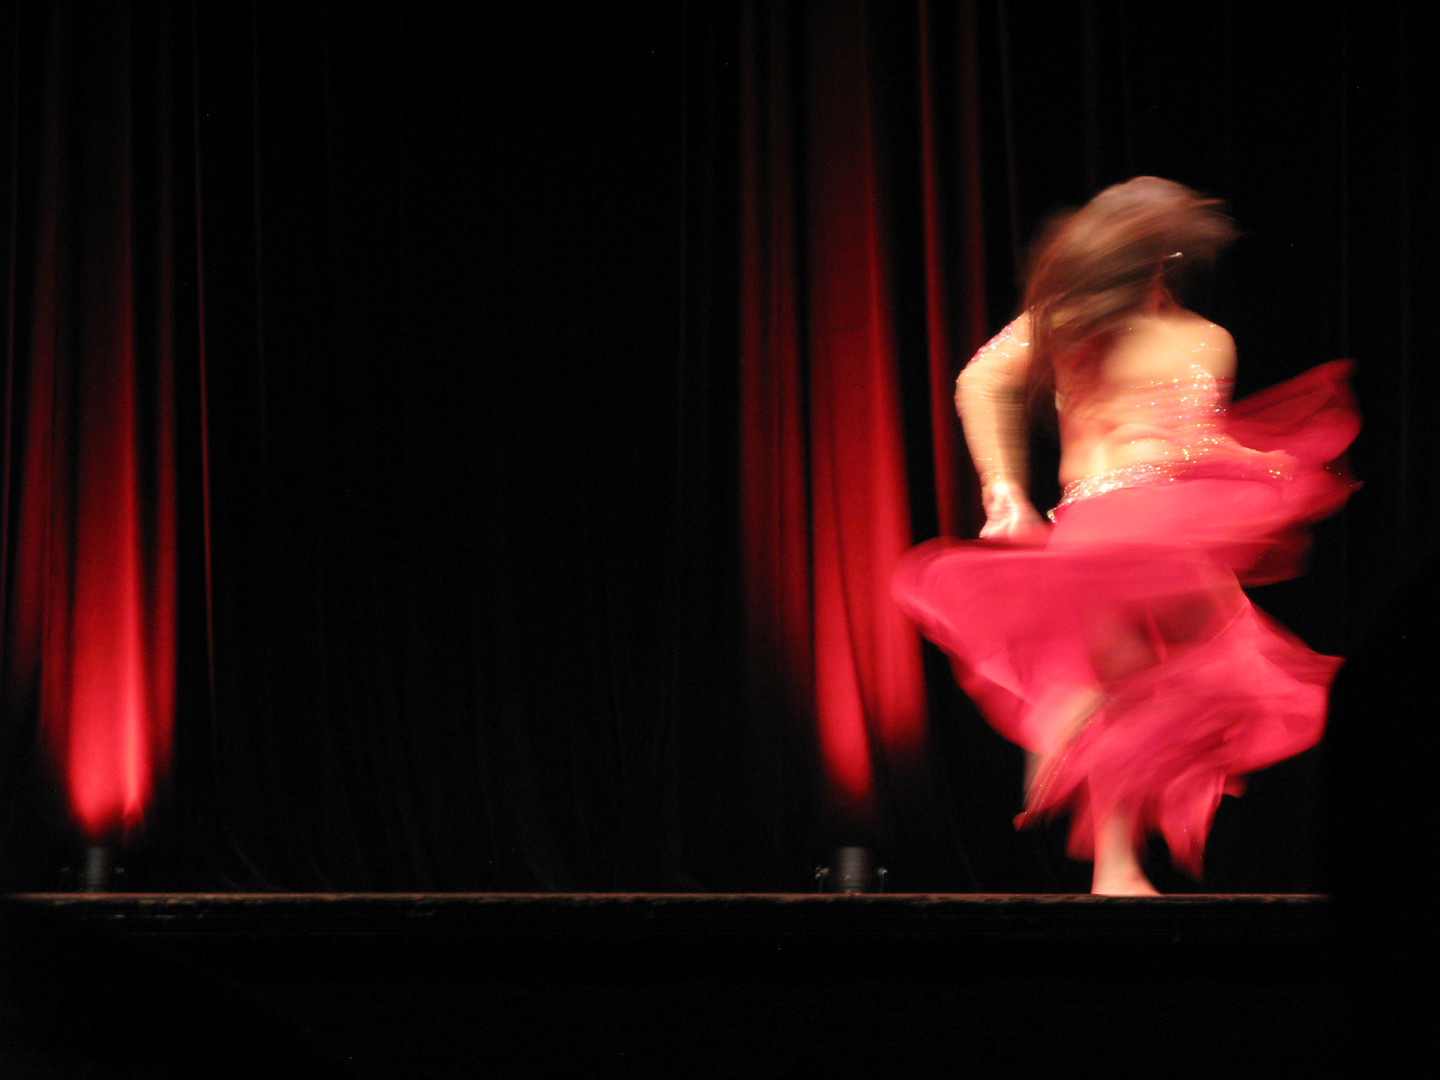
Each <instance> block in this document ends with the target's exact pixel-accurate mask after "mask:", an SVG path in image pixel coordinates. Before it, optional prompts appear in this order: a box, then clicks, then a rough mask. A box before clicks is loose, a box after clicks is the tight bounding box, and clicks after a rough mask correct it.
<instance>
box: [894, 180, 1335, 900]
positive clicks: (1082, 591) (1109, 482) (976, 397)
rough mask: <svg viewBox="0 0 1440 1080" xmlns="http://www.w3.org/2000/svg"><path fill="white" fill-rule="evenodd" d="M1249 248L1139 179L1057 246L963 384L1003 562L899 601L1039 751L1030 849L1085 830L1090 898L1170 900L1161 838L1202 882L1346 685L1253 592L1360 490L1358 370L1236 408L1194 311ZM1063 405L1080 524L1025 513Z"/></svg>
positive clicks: (1064, 479)
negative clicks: (1036, 827)
mask: <svg viewBox="0 0 1440 1080" xmlns="http://www.w3.org/2000/svg"><path fill="white" fill-rule="evenodd" d="M1233 237H1234V227H1233V225H1232V223H1231V221H1230V219H1229V218H1228V217H1227V216H1226V215H1225V214H1224V213H1223V211H1222V209H1221V207H1220V204H1219V203H1218V202H1217V201H1215V200H1212V199H1206V198H1203V197H1201V196H1199V195H1197V194H1196V193H1195V192H1193V191H1190V190H1189V189H1187V188H1185V187H1182V186H1181V185H1179V184H1175V183H1172V182H1170V181H1167V180H1160V179H1157V178H1154V177H1139V178H1137V179H1134V180H1131V181H1129V182H1127V183H1124V184H1119V185H1116V186H1114V187H1111V188H1107V189H1106V190H1105V191H1102V192H1101V193H1100V194H1099V195H1097V196H1096V197H1095V198H1094V199H1092V200H1091V201H1090V202H1089V203H1088V204H1086V205H1085V206H1084V207H1082V208H1080V209H1079V210H1077V211H1074V212H1072V213H1070V214H1068V215H1065V216H1063V217H1061V218H1059V219H1057V221H1056V222H1054V223H1053V224H1052V225H1051V227H1050V229H1049V230H1048V231H1047V233H1046V234H1045V235H1044V236H1043V237H1042V238H1041V241H1040V244H1039V246H1038V248H1037V254H1036V257H1035V260H1034V263H1033V266H1032V269H1031V273H1030V275H1029V279H1028V283H1027V287H1026V291H1025V303H1024V307H1023V312H1022V314H1021V315H1020V316H1019V317H1018V318H1017V319H1015V320H1014V321H1013V322H1012V323H1010V325H1009V326H1007V327H1006V328H1005V329H1004V330H1002V331H1001V332H1000V333H999V334H998V335H996V337H995V338H994V339H992V340H991V341H990V342H989V343H988V344H987V345H985V346H984V348H982V349H981V350H980V351H979V352H978V353H977V354H976V355H975V357H974V358H973V359H972V360H971V361H970V363H969V364H968V365H967V366H966V368H965V369H964V371H962V372H961V374H960V378H959V380H958V383H957V392H956V405H957V408H958V410H959V413H960V417H961V419H962V421H963V423H964V427H965V437H966V442H967V444H968V445H969V448H970V453H971V458H972V459H973V461H974V463H975V467H976V469H977V471H978V472H979V474H980V480H981V489H982V497H983V500H984V508H985V514H986V523H985V526H984V528H983V529H982V530H981V532H980V537H981V539H980V540H979V541H972V542H969V543H957V542H944V541H937V542H933V543H931V544H928V545H925V546H922V547H921V548H918V549H916V550H915V551H914V552H912V553H911V554H910V555H909V556H908V557H907V559H906V561H905V562H904V563H903V564H902V567H901V570H900V573H899V576H898V577H897V583H896V594H897V596H898V598H899V599H900V602H901V603H902V604H903V605H904V607H905V608H906V610H907V611H908V612H909V613H910V615H911V616H912V617H913V618H914V619H915V620H916V621H917V622H918V623H919V624H920V626H921V627H922V628H923V630H924V631H925V633H926V634H927V636H929V637H930V638H931V639H932V640H934V641H935V642H937V643H938V644H939V645H941V646H942V647H943V648H945V649H946V650H947V651H948V652H949V653H950V654H951V656H952V658H953V660H954V663H955V669H956V673H957V676H958V677H959V679H960V682H961V684H962V685H963V686H964V687H965V689H966V691H967V692H968V693H969V694H970V695H971V697H972V698H973V699H974V700H975V701H976V703H977V705H979V707H980V708H981V710H982V712H983V713H984V714H985V716H986V718H987V719H988V720H989V721H990V722H991V723H992V724H993V725H994V726H995V727H996V728H997V729H998V730H999V731H1000V732H1001V733H1002V734H1004V735H1005V736H1006V737H1008V738H1010V739H1012V740H1013V741H1015V742H1017V743H1019V744H1020V745H1021V746H1023V747H1024V748H1025V749H1026V750H1027V751H1029V752H1030V775H1029V778H1028V783H1027V796H1026V806H1025V812H1024V813H1023V814H1021V815H1020V818H1019V822H1020V823H1021V824H1023V823H1025V822H1026V821H1029V820H1034V819H1036V818H1037V817H1048V816H1051V815H1054V814H1057V813H1061V812H1068V813H1069V814H1070V816H1071V832H1070V851H1071V854H1072V855H1074V856H1075V857H1077V858H1083V859H1089V860H1093V862H1094V878H1093V883H1092V888H1093V891H1094V892H1095V893H1099V894H1105V895H1154V894H1155V889H1154V887H1153V886H1152V885H1151V884H1150V882H1149V880H1148V879H1147V878H1146V876H1145V874H1144V871H1143V868H1142V866H1141V858H1140V852H1141V850H1142V848H1143V844H1144V842H1145V838H1146V836H1147V835H1148V834H1150V833H1152V832H1157V833H1159V834H1160V835H1161V836H1163V837H1164V839H1165V841H1166V842H1167V844H1168V846H1169V849H1170V852H1171V856H1172V858H1173V859H1174V861H1175V862H1176V864H1177V865H1178V866H1180V867H1181V868H1182V869H1185V870H1186V871H1188V872H1189V873H1191V874H1193V875H1194V876H1196V877H1199V875H1200V871H1201V858H1202V854H1203V850H1204V844H1205V838H1206V835H1207V834H1208V832H1209V829H1210V824H1211V822H1212V820H1213V817H1214V813H1215V809H1216V806H1217V805H1218V803H1219V801H1220V796H1221V795H1222V794H1223V793H1225V792H1230V793H1234V794H1238V793H1239V791H1240V789H1241V786H1242V783H1243V778H1244V776H1245V775H1246V774H1247V773H1250V772H1254V771H1255V770H1257V769H1260V768H1264V767H1265V766H1267V765H1271V764H1274V763H1275V762H1277V761H1280V760H1282V759H1284V758H1286V757H1289V756H1291V755H1293V754H1296V753H1299V752H1300V751H1302V750H1305V749H1307V748H1308V747H1310V746H1313V745H1314V744H1315V743H1316V742H1317V741H1318V740H1319V738H1320V734H1321V731H1322V728H1323V726H1324V717H1325V703H1326V694H1327V691H1328V687H1329V683H1330V680H1331V678H1332V676H1333V674H1334V671H1335V669H1336V667H1337V666H1338V664H1339V660H1338V659H1335V658H1333V657H1325V656H1320V655H1317V654H1316V653H1314V652H1312V651H1310V650H1309V649H1308V648H1306V647H1305V646H1304V645H1303V644H1302V643H1301V642H1299V641H1298V640H1296V639H1295V638H1294V637H1293V636H1292V635H1290V634H1289V633H1288V632H1286V631H1285V630H1284V629H1282V628H1281V627H1279V626H1278V625H1276V624H1275V623H1274V622H1272V621H1271V620H1270V619H1268V618H1267V617H1266V616H1265V615H1264V614H1263V613H1262V612H1260V611H1259V610H1258V609H1256V608H1255V607H1254V606H1253V605H1252V604H1251V603H1250V601H1249V600H1248V599H1247V597H1246V596H1245V594H1244V593H1243V592H1242V590H1241V586H1242V585H1249V584H1259V583H1262V582H1268V581H1276V580H1280V579H1282V578H1285V577H1288V576H1292V575H1293V574H1295V573H1298V571H1299V562H1300V558H1301V555H1302V554H1303V549H1304V545H1305V533H1304V528H1305V526H1307V525H1308V524H1310V523H1311V522H1313V521H1315V520H1317V519H1319V518H1321V517H1323V516H1326V515H1328V514H1330V513H1333V512H1334V511H1335V510H1336V509H1337V508H1338V507H1339V506H1340V505H1341V503H1343V501H1344V499H1345V498H1346V496H1347V495H1348V494H1349V491H1350V490H1351V488H1352V487H1353V485H1352V484H1351V483H1350V482H1349V480H1348V478H1347V477H1346V476H1345V475H1344V473H1343V470H1340V469H1338V468H1336V466H1335V464H1334V463H1335V462H1336V461H1337V460H1338V459H1339V458H1340V457H1341V455H1342V454H1343V453H1344V451H1345V448H1346V446H1348V444H1349V443H1350V441H1351V440H1352V439H1353V438H1354V435H1355V433H1356V431H1357V430H1358V418H1357V416H1356V413H1355V410H1354V407H1353V403H1352V401H1351V398H1350V395H1349V391H1348V386H1347V382H1346V377H1347V371H1348V368H1347V365H1345V364H1343V363H1334V364H1328V365H1325V366H1323V367H1320V368H1317V369H1315V370H1313V371H1311V372H1308V373H1307V374H1305V375H1302V376H1300V377H1299V378H1297V379H1294V380H1291V381H1290V382H1288V383H1285V384H1282V385H1281V386H1278V387H1275V388H1273V389H1271V390H1269V391H1266V392H1265V393H1264V394H1261V395H1257V396H1256V397H1254V398H1250V399H1248V400H1247V401H1245V402H1241V403H1237V404H1236V405H1235V406H1234V407H1233V408H1231V407H1230V402H1229V398H1230V387H1231V383H1232V378H1233V374H1234V370H1235V346H1234V342H1233V341H1232V339H1231V337H1230V335H1229V334H1228V333H1227V332H1226V331H1225V330H1224V329H1222V328H1221V327H1219V326H1217V325H1215V324H1214V323H1212V322H1210V321H1209V320H1207V319H1205V318H1202V317H1201V316H1199V315H1197V314H1195V313H1194V312H1192V311H1188V310H1186V309H1185V308H1184V307H1182V306H1181V305H1180V304H1179V302H1178V301H1177V299H1176V297H1177V295H1179V292H1180V288H1179V286H1180V283H1181V282H1182V280H1183V279H1184V278H1185V277H1186V276H1188V274H1189V273H1190V271H1191V270H1193V269H1195V268H1196V267H1197V266H1198V265H1203V264H1206V263H1208V262H1210V261H1211V260H1213V258H1214V256H1215V255H1216V254H1217V253H1218V251H1219V250H1220V249H1221V248H1222V247H1224V245H1225V244H1227V243H1228V242H1229V241H1230V240H1231V239H1233ZM1037 393H1040V394H1044V395H1047V396H1048V395H1049V394H1052V393H1053V395H1054V400H1055V406H1056V412H1057V414H1058V417H1059V430H1060V446H1061V461H1060V481H1061V483H1062V485H1063V486H1064V491H1063V496H1062V499H1061V502H1060V505H1059V506H1058V507H1057V508H1056V509H1055V510H1054V511H1053V512H1052V513H1051V515H1050V516H1051V519H1052V520H1053V522H1054V524H1053V525H1047V524H1046V523H1045V522H1043V521H1042V520H1041V518H1040V516H1039V515H1038V514H1037V513H1036V511H1035V509H1034V507H1033V506H1032V505H1031V503H1030V501H1029V499H1028V497H1027V495H1026V463H1025V453H1024V447H1025V444H1026V437H1025V427H1026V413H1027V408H1026V403H1027V398H1028V399H1030V400H1034V399H1035V397H1036V395H1037Z"/></svg>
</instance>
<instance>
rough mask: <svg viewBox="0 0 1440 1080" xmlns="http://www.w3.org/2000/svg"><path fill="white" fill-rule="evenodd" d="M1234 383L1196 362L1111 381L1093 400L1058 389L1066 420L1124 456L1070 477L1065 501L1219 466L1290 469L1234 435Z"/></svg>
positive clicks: (1277, 471)
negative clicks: (1130, 380) (1129, 381)
mask: <svg viewBox="0 0 1440 1080" xmlns="http://www.w3.org/2000/svg"><path fill="white" fill-rule="evenodd" d="M1230 390H1231V380H1230V379H1228V378H1216V377H1215V376H1214V375H1213V374H1211V373H1210V372H1209V371H1208V370H1206V369H1205V368H1204V367H1203V366H1201V365H1199V364H1192V365H1191V366H1190V367H1188V368H1187V369H1186V370H1185V372H1184V373H1183V374H1181V375H1178V376H1176V377H1174V378H1171V379H1162V380H1156V381H1153V382H1146V383H1140V384H1136V385H1134V386H1129V387H1124V388H1121V389H1118V390H1117V389H1116V388H1114V387H1109V388H1107V390H1106V392H1105V394H1104V395H1103V398H1101V397H1099V396H1098V395H1097V398H1096V399H1095V400H1094V401H1093V403H1092V401H1091V400H1090V399H1089V398H1088V397H1087V395H1084V394H1082V393H1075V392H1074V391H1072V392H1071V393H1070V394H1069V395H1066V394H1063V393H1062V394H1057V395H1056V406H1057V408H1058V410H1059V412H1060V417H1061V422H1062V424H1064V423H1077V422H1078V423H1080V424H1083V425H1084V426H1085V427H1086V428H1088V429H1090V430H1089V435H1090V437H1091V438H1095V437H1097V436H1100V437H1102V438H1103V439H1104V441H1105V443H1106V445H1107V446H1109V447H1110V448H1111V449H1112V451H1113V452H1114V453H1115V456H1117V457H1120V458H1122V459H1124V460H1123V461H1122V463H1120V464H1118V465H1116V466H1115V467H1113V468H1109V469H1105V470H1103V471H1099V472H1094V473H1090V474H1088V475H1086V476H1083V477H1081V478H1079V479H1077V480H1073V481H1071V482H1070V483H1068V484H1066V485H1065V490H1064V495H1063V498H1062V499H1061V503H1060V505H1061V506H1064V505H1066V504H1067V503H1071V502H1075V501H1077V500H1079V499H1084V498H1090V497H1093V496H1095V495H1103V494H1105V493H1106V492H1109V491H1115V490H1118V489H1120V488H1125V487H1135V486H1138V485H1143V484H1156V483H1166V482H1170V481H1174V480H1180V479H1184V478H1186V477H1187V476H1193V475H1196V473H1197V470H1199V471H1208V469H1209V468H1211V467H1216V466H1221V467H1223V468H1224V470H1225V471H1227V472H1236V471H1238V472H1241V473H1248V472H1253V473H1256V474H1259V473H1265V474H1267V475H1274V476H1280V475H1282V474H1283V472H1284V465H1283V463H1281V462H1279V461H1277V460H1275V459H1273V458H1270V457H1268V456H1267V455H1262V454H1257V453H1255V452H1254V451H1249V450H1246V449H1245V448H1243V447H1240V446H1238V445H1237V444H1236V443H1235V442H1234V440H1232V439H1231V438H1230V437H1229V436H1228V435H1227V434H1226V432H1225V417H1226V410H1227V407H1228V405H1229V402H1230ZM1096 429H1103V431H1102V430H1096ZM1127 450H1128V451H1130V452H1129V453H1126V452H1125V451H1127Z"/></svg>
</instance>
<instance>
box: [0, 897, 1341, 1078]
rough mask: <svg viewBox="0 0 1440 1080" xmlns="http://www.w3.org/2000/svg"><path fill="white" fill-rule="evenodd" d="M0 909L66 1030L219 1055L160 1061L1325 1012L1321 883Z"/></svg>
mask: <svg viewBox="0 0 1440 1080" xmlns="http://www.w3.org/2000/svg"><path fill="white" fill-rule="evenodd" d="M0 916H3V918H4V920H5V921H4V926H5V930H6V939H7V943H8V945H7V950H6V951H7V954H8V957H7V959H8V961H9V962H8V963H7V970H8V971H9V972H10V978H9V982H10V988H9V990H8V991H7V993H8V996H9V999H10V1001H11V1002H12V1003H13V1002H14V1001H15V1000H17V997H16V995H19V998H18V1000H20V1001H21V1002H22V1003H23V1005H22V1007H21V1008H20V1010H19V1012H20V1014H21V1015H22V1016H29V1017H31V1018H36V1017H38V1018H39V1019H40V1020H41V1021H46V1022H48V1019H49V1017H50V1016H51V1014H54V1013H57V1012H59V1013H63V1012H64V1011H65V1010H66V1009H67V1008H72V1007H73V1002H74V1001H76V1000H80V999H83V1000H86V1001H89V1002H91V1008H92V1012H91V1013H90V1014H89V1015H91V1016H92V1017H94V1016H107V1020H106V1022H105V1023H104V1024H103V1025H102V1029H103V1030H100V1031H97V1032H96V1033H94V1035H93V1037H87V1038H88V1039H89V1041H88V1043H87V1042H86V1041H85V1040H81V1042H80V1045H81V1046H84V1045H92V1046H93V1045H105V1044H106V1042H107V1041H109V1042H110V1043H114V1042H117V1041H126V1040H128V1042H129V1043H134V1041H135V1038H136V1035H135V1033H136V1032H140V1033H142V1034H143V1033H144V1032H146V1031H154V1032H156V1038H157V1039H161V1038H162V1037H163V1035H162V1033H163V1032H170V1033H173V1032H175V1031H177V1030H180V1031H185V1032H187V1033H188V1036H193V1037H194V1038H193V1042H194V1044H195V1045H197V1046H209V1047H222V1048H224V1049H225V1054H224V1055H222V1056H221V1058H220V1059H217V1060H220V1061H221V1062H222V1064H221V1065H215V1066H214V1067H215V1068H221V1067H222V1066H223V1068H231V1069H233V1070H234V1071H233V1073H223V1072H221V1073H217V1072H214V1071H199V1072H191V1073H188V1074H187V1073H185V1072H184V1071H183V1067H184V1066H183V1064H182V1065H177V1066H176V1068H177V1069H180V1070H181V1071H177V1072H175V1073H173V1074H172V1073H170V1072H164V1071H163V1070H162V1071H157V1072H155V1073H154V1074H155V1075H161V1076H170V1075H193V1076H211V1075H245V1070H246V1069H256V1068H264V1069H267V1070H268V1071H266V1072H262V1073H251V1075H268V1074H272V1073H273V1071H274V1070H273V1069H272V1068H270V1067H269V1066H268V1065H265V1061H266V1060H267V1059H266V1058H265V1057H264V1056H263V1055H262V1056H260V1057H258V1058H256V1057H255V1056H254V1055H255V1054H258V1053H259V1050H258V1048H260V1047H265V1048H267V1050H266V1053H268V1054H269V1059H268V1060H270V1061H271V1062H272V1063H273V1060H275V1059H276V1056H277V1055H279V1057H287V1056H288V1057H289V1058H290V1059H291V1060H293V1061H297V1062H302V1063H303V1068H304V1074H305V1075H314V1076H329V1075H335V1076H355V1077H365V1078H372V1077H373V1078H380V1077H387V1078H388V1077H396V1078H400V1077H405V1078H423V1077H449V1076H456V1077H459V1076H499V1077H508V1076H537V1077H545V1076H562V1075H564V1076H577V1077H592V1076H637V1075H672V1076H673V1075H679V1076H712V1075H713V1076H734V1077H752V1076H755V1077H765V1076H776V1077H789V1076H801V1077H808V1076H812V1075H831V1076H844V1077H849V1076H876V1077H896V1076H907V1077H908V1076H930V1075H939V1074H950V1075H955V1074H956V1070H961V1071H963V1072H964V1074H966V1075H968V1074H970V1073H971V1072H972V1071H973V1072H974V1073H975V1074H976V1075H985V1076H987V1077H989V1076H1032V1075H1037V1074H1038V1073H1039V1072H1041V1071H1044V1070H1055V1069H1061V1068H1063V1069H1066V1070H1068V1071H1072V1072H1073V1071H1077V1067H1078V1066H1081V1065H1082V1063H1083V1061H1085V1060H1087V1059H1089V1058H1091V1057H1093V1056H1094V1055H1097V1054H1098V1055H1101V1057H1099V1058H1096V1061H1101V1060H1104V1058H1105V1056H1106V1055H1109V1054H1112V1053H1114V1052H1116V1048H1118V1047H1123V1048H1124V1054H1125V1058H1126V1061H1127V1063H1128V1064H1127V1067H1126V1068H1125V1069H1122V1070H1121V1074H1122V1075H1126V1074H1134V1075H1138V1073H1131V1072H1130V1066H1134V1067H1135V1068H1137V1069H1140V1070H1142V1071H1155V1072H1159V1073H1160V1074H1162V1075H1167V1076H1177V1075H1219V1074H1221V1073H1222V1072H1223V1073H1224V1074H1225V1075H1228V1076H1237V1075H1302V1074H1304V1073H1305V1072H1307V1071H1310V1070H1312V1069H1313V1070H1315V1071H1321V1070H1322V1069H1323V1067H1324V1065H1325V1064H1326V1062H1327V1060H1328V1059H1329V1057H1330V1056H1331V1055H1332V1054H1333V1053H1334V1051H1335V1046H1336V1042H1335V1035H1336V1031H1337V1030H1338V1024H1339V1021H1340V1017H1341V1003H1340V994H1339V982H1340V980H1339V978H1338V977H1337V974H1336V967H1335V962H1334V951H1335V950H1334V931H1333V925H1332V924H1333V905H1332V903H1331V901H1330V900H1329V899H1327V898H1326V897H1322V896H1298V895H1250V896H1206V895H1183V896H1170V897H1163V898H1159V899H1148V898H1147V899H1128V898H1097V897H1090V896H1050V895H1046V896H1030V895H1027V896H1010V895H1005V896H997V895H951V894H945V895H937V894H873V893H870V894H857V895H816V894H798V895H797V894H741V895H715V894H688V893H687V894H614V893H588V894H555V893H544V894H533V895H531V894H524V895H521V894H434V893H429V894H395V893H386V894H295V893H285V894H253V893H230V894H122V893H95V894H80V893H65V894H55V893H50V894H31V895H24V896H12V897H8V898H5V899H4V901H3V902H0ZM25 972H28V973H29V978H30V981H29V983H27V982H26V981H25V977H24V975H23V973H25ZM17 973H18V974H20V975H21V979H20V981H19V982H17V981H16V977H15V976H16V975H17ZM32 992H33V993H32ZM97 1002H98V1004H97ZM105 1010H108V1014H107V1013H106V1012H105ZM10 1011H11V1012H12V1013H13V1012H15V1011H16V1010H15V1009H14V1008H13V1007H12V1009H11V1010H10ZM117 1025H118V1026H117ZM35 1030H39V1031H41V1032H42V1033H43V1031H44V1030H45V1028H44V1024H43V1023H42V1024H41V1026H40V1027H39V1028H37V1029H35ZM32 1034H33V1033H32ZM188 1036H187V1038H188ZM63 1037H64V1039H67V1040H70V1041H71V1042H73V1041H74V1039H75V1036H74V1029H73V1026H71V1027H67V1028H65V1029H64V1036H63ZM38 1038H39V1036H34V1037H32V1042H35V1041H36V1039H38ZM142 1041H143V1037H142ZM187 1044H188V1043H187ZM36 1045H37V1046H38V1047H39V1049H36V1050H34V1052H35V1053H37V1054H39V1055H40V1056H41V1058H42V1059H43V1055H44V1053H46V1050H45V1047H44V1045H43V1039H41V1040H40V1042H38V1043H37V1044H36ZM157 1045H158V1044H157ZM0 1064H5V1059H3V1057H0ZM190 1064H191V1065H193V1061H191V1062H190ZM1266 1070H1268V1072H1267V1071H1266ZM0 1071H3V1070H0ZM1078 1071H1079V1072H1081V1073H1082V1074H1083V1073H1085V1072H1088V1071H1089V1069H1088V1068H1084V1067H1079V1068H1078ZM3 1074H4V1075H5V1076H7V1078H8V1077H9V1076H12V1075H14V1076H25V1075H29V1074H25V1073H23V1072H17V1071H16V1070H15V1069H13V1068H11V1069H10V1070H9V1071H3ZM33 1075H35V1076H42V1075H44V1076H49V1075H66V1074H64V1073H62V1072H55V1071H53V1070H52V1071H51V1072H40V1071H36V1072H34V1073H33ZM75 1075H77V1076H78V1075H87V1076H88V1075H92V1074H91V1073H84V1074H82V1073H78V1072H77V1073H76V1074H75ZM93 1075H102V1076H103V1075H110V1074H108V1073H104V1072H101V1073H98V1074H93ZM115 1075H129V1074H126V1073H116V1074H115ZM144 1075H150V1074H149V1073H145V1074H144Z"/></svg>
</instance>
